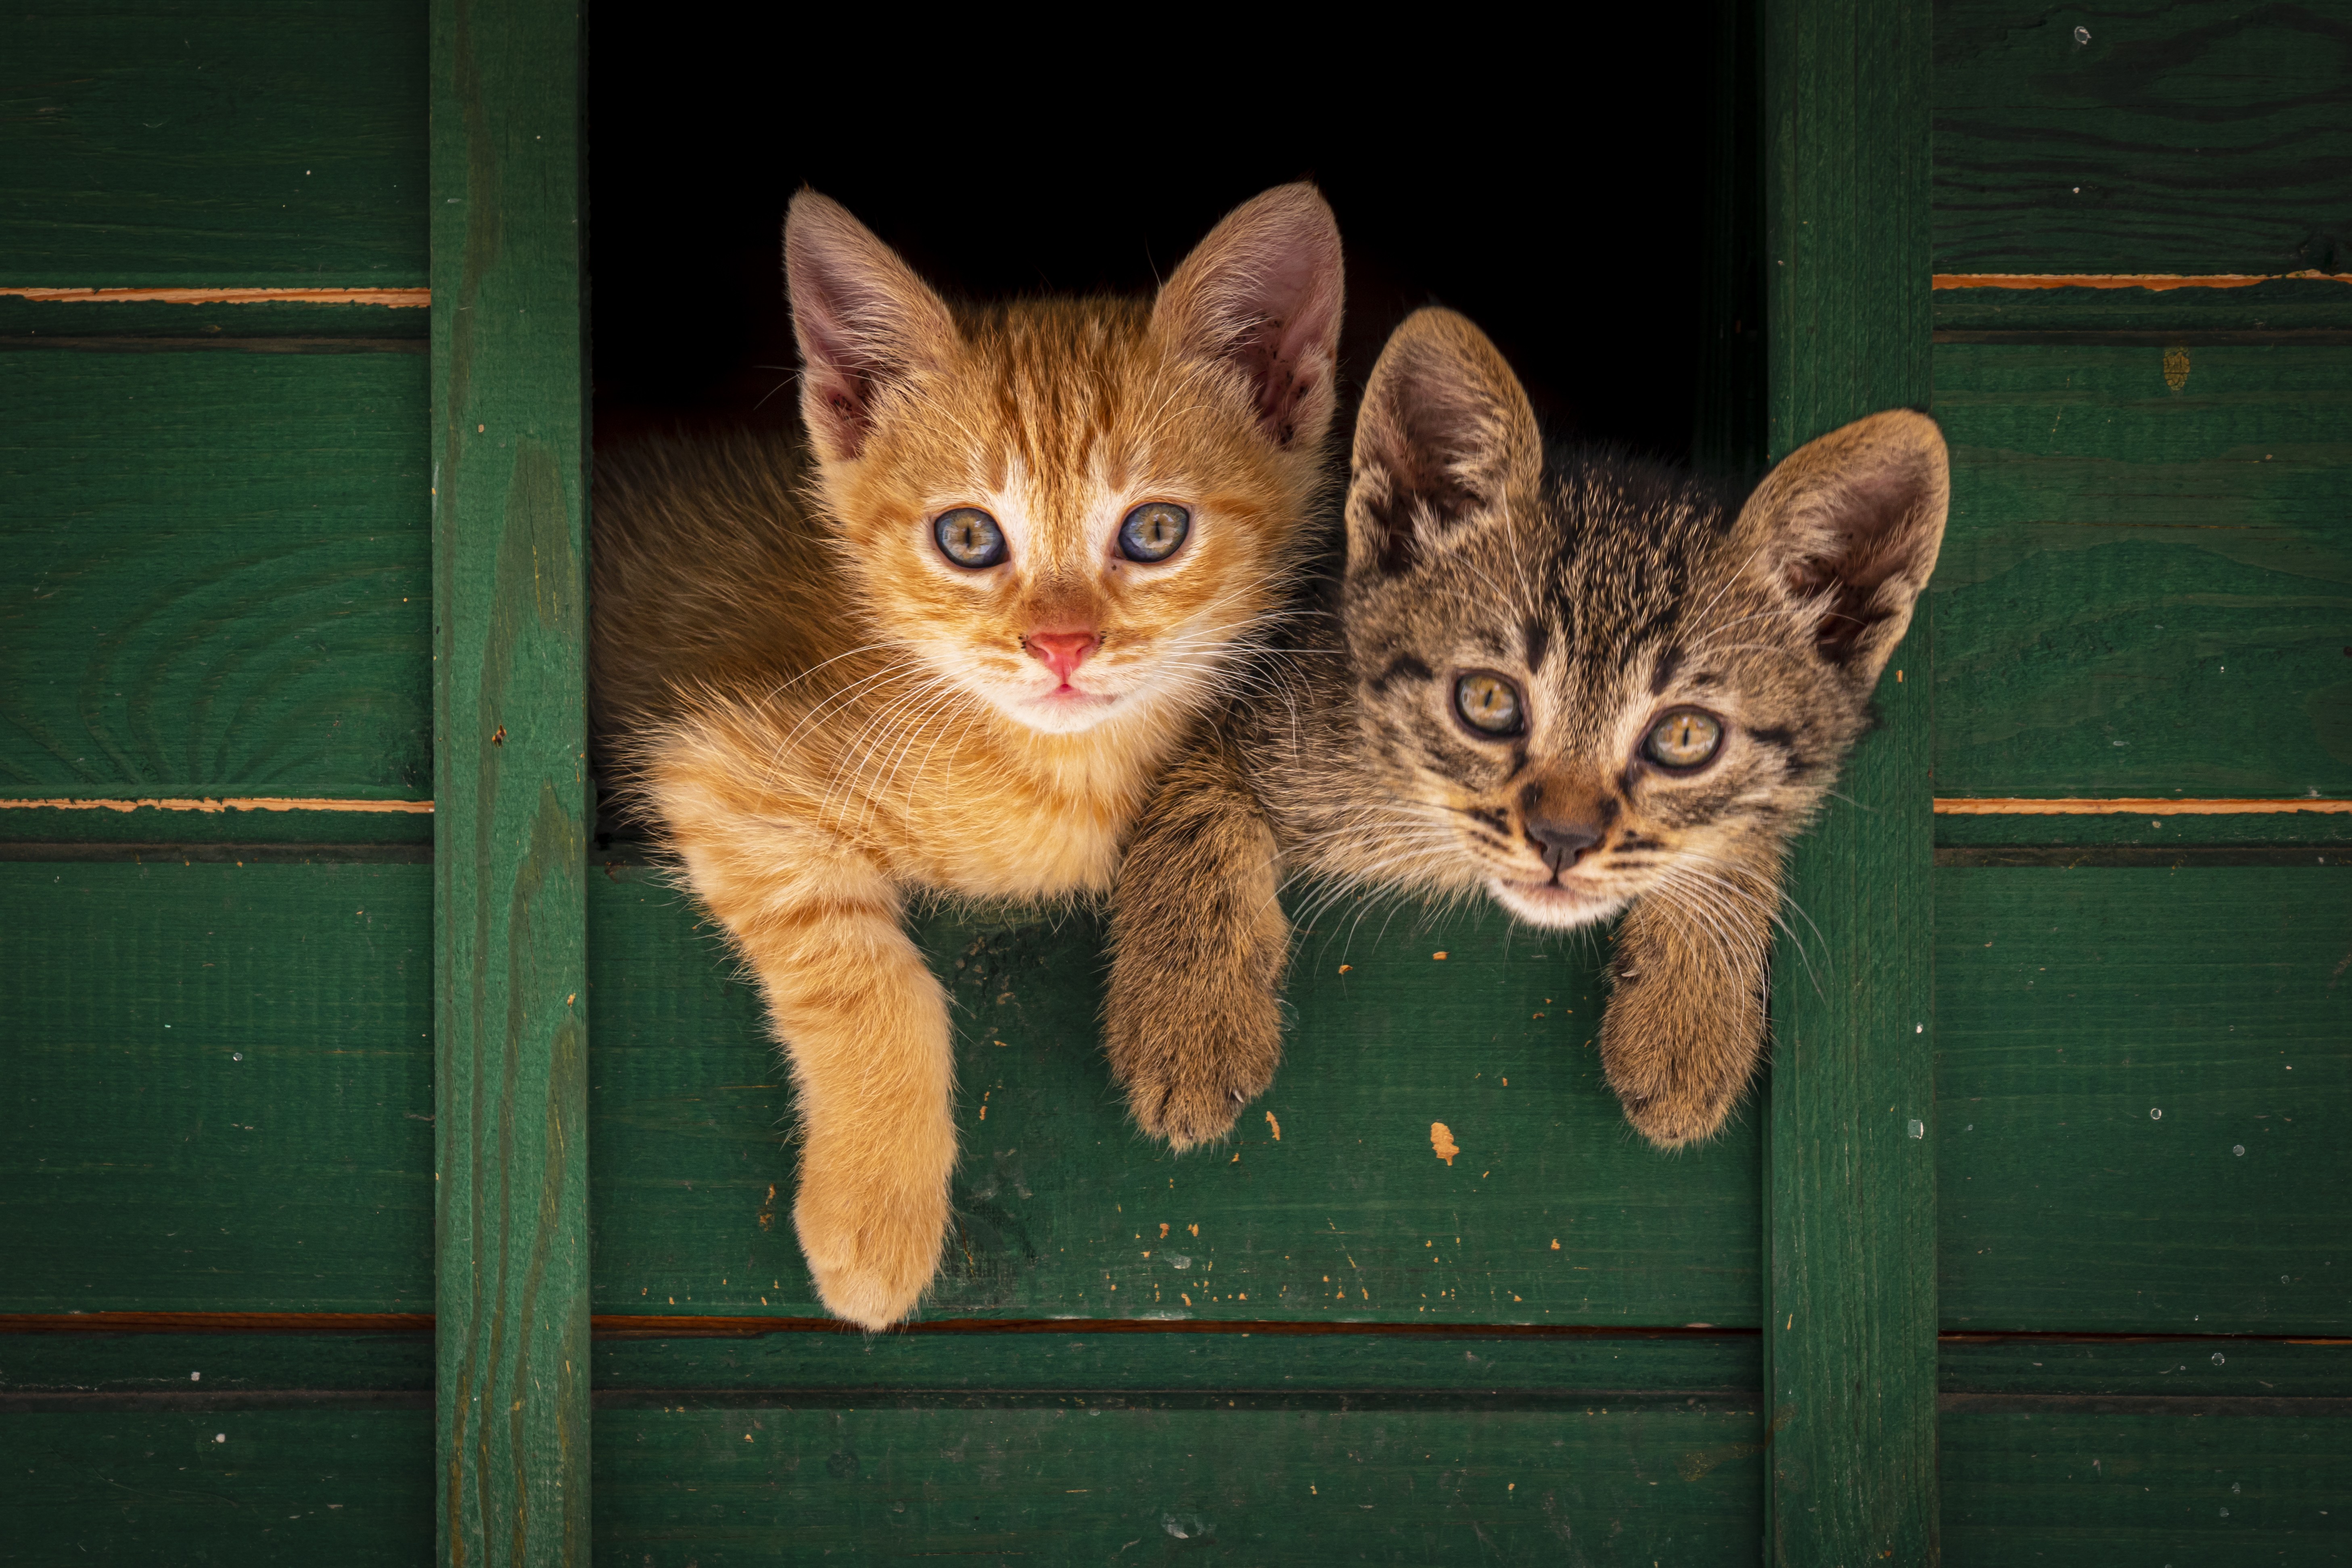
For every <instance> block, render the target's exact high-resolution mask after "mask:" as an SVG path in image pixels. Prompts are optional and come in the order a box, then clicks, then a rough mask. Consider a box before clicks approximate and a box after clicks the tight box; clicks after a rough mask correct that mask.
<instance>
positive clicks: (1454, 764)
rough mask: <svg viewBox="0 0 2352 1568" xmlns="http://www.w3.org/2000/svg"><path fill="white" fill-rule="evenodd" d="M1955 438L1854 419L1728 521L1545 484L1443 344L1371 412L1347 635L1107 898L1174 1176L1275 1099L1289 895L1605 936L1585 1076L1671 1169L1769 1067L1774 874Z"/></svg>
mask: <svg viewBox="0 0 2352 1568" xmlns="http://www.w3.org/2000/svg"><path fill="white" fill-rule="evenodd" d="M1946 492H1947V479H1946V464H1945V455H1944V443H1943V438H1942V437H1941V436H1940V435H1938V434H1937V429H1936V426H1935V425H1934V423H1933V422H1932V421H1930V420H1929V419H1927V417H1926V416H1923V415H1918V414H1912V413H1905V412H1893V413H1885V414H1878V415H1874V416H1871V417H1869V418H1867V419H1863V420H1859V421H1857V422H1855V423H1854V424H1852V425H1849V426H1846V427H1845V428H1843V429H1842V430H1837V431H1833V432H1832V433H1831V434H1829V435H1827V436H1824V437H1822V438H1821V439H1819V440H1817V441H1814V442H1812V443H1811V444H1810V445H1808V446H1805V447H1801V448H1800V449H1799V450H1798V451H1796V452H1795V453H1793V454H1791V455H1790V457H1789V458H1788V459H1787V460H1786V461H1784V462H1782V463H1781V464H1780V466H1779V467H1778V468H1774V469H1773V470H1772V472H1771V474H1770V475H1769V476H1768V477H1767V478H1766V479H1765V480H1764V482H1763V484H1762V485H1761V486H1760V487H1759V488H1758V489H1757V490H1756V492H1755V493H1754V494H1753V495H1752V496H1750V497H1748V500H1747V503H1746V504H1745V505H1744V506H1741V507H1738V509H1737V510H1736V511H1735V510H1733V509H1732V508H1731V507H1729V506H1727V504H1726V503H1725V500H1724V499H1723V498H1720V497H1718V496H1717V495H1716V494H1715V493H1714V492H1713V491H1711V490H1710V489H1707V488H1706V487H1705V486H1704V485H1702V484H1700V483H1698V482H1696V481H1695V480H1693V479H1688V478H1686V477H1683V476H1680V475H1677V474H1675V473H1673V472H1671V471H1669V470H1666V469H1664V468H1655V467H1653V466H1650V465H1647V464H1643V463H1637V462H1633V461H1629V460H1626V459H1623V458H1616V457H1612V456H1609V455H1606V454H1595V453H1589V452H1583V453H1580V452H1574V451H1568V450H1562V449H1559V448H1553V449H1551V450H1549V451H1547V450H1546V449H1545V448H1544V447H1543V444H1542V442H1541V439H1540V437H1539V436H1538V431H1537V428H1536V422H1535V416H1534V412H1533V410H1532V409H1531V408H1530V407H1529V406H1528V399H1527V395H1526V393H1525V392H1524V391H1523V390H1522V389H1521V387H1520V385H1519V383H1518V380H1517V377H1516V376H1514V375H1513V374H1511V371H1510V369H1509V367H1508V366H1507V365H1506V364H1505V363H1504V362H1503V360H1502V357H1501V356H1500V355H1499V354H1498V353H1496V350H1495V347H1494V345H1493V344H1492V343H1490V342H1488V341H1487V340H1486V336H1485V335H1484V334H1483V333H1481V332H1480V331H1478V329H1477V328H1476V327H1475V326H1473V325H1472V324H1471V323H1470V322H1469V321H1465V319H1463V318H1462V317H1460V316H1458V315H1455V314H1454V313H1452V312H1451V311H1447V310H1423V311H1421V312H1419V313H1418V314H1416V315H1414V316H1413V317H1412V318H1411V319H1410V320H1408V321H1406V322H1405V323H1404V325H1403V326H1402V327H1401V328H1399V329H1398V331H1397V333H1396V335H1395V336H1394V337H1393V338H1391V340H1390V342H1389V344H1388V346H1387V348H1386V349H1385V350H1384V351H1383V352H1382V353H1381V359H1380V363H1379V364H1378V365H1377V366H1376V367H1375V368H1374V370H1373V372H1372V377H1371V382H1370V385H1369V386H1368V387H1367V388H1366V391H1365V395H1364V406H1363V411H1362V413H1361V415H1360V417H1359V420H1358V423H1357V426H1356V441H1355V460H1354V469H1353V473H1352V476H1351V479H1350V483H1349V491H1348V502H1347V568H1346V576H1345V581H1344V583H1343V584H1341V586H1340V590H1339V598H1338V605H1337V607H1336V610H1335V611H1331V612H1326V613H1322V614H1318V615H1317V616H1310V617H1308V619H1307V623H1306V624H1305V625H1304V626H1302V627H1301V628H1300V630H1299V632H1298V635H1297V639H1296V640H1297V644H1298V646H1299V649H1300V651H1298V652H1297V654H1296V655H1294V656H1293V657H1292V658H1288V659H1286V660H1283V661H1280V662H1279V663H1278V664H1277V665H1276V666H1275V668H1273V669H1272V670H1271V671H1270V675H1269V678H1270V679H1278V680H1279V681H1280V682H1281V700H1274V701H1263V700H1261V701H1256V702H1254V703H1253V704H1251V705H1249V706H1247V707H1244V706H1242V705H1240V704H1236V705H1235V706H1234V710H1232V712H1231V713H1230V714H1229V715H1228V718H1227V721H1226V722H1225V724H1224V725H1223V728H1222V731H1221V732H1220V735H1219V737H1218V741H1217V743H1216V744H1215V745H1213V746H1212V747H1211V748H1209V749H1207V750H1205V751H1203V752H1200V753H1198V754H1196V755H1194V756H1192V757H1191V758H1188V759H1187V760H1186V761H1185V762H1184V763H1182V764H1181V765H1180V766H1179V767H1178V768H1176V769H1174V770H1172V771H1171V774H1170V776H1169V779H1168V782H1167V783H1166V784H1165V785H1164V786H1163V787H1162V790H1161V793H1160V797H1159V798H1158V799H1157V800H1155V801H1154V803H1153V804H1152V805H1151V806H1150V809H1149V810H1147V812H1146V813H1145V815H1144V819H1143V824H1142V826H1141V827H1140V828H1139V831H1138V833H1137V835H1136V837H1135V840H1134V842H1133V844H1132V845H1131V846H1130V847H1129V852H1128V858H1127V860H1126V863H1125V866H1124V868H1122V870H1121V872H1120V876H1119V885H1118V899H1117V911H1116V914H1115V917H1114V923H1113V942H1114V944H1115V948H1116V956H1115V959H1114V963H1113V968H1112V976H1111V988H1110V998H1109V1016H1108V1044H1109V1049H1110V1055H1111V1060H1112V1065H1113V1068H1114V1070H1115V1071H1116V1072H1117V1073H1118V1077H1119V1079H1120V1080H1121V1081H1122V1082H1123V1083H1124V1084H1126V1086H1127V1088H1128V1091H1129V1101H1130V1104H1131V1105H1132V1106H1133V1108H1134V1110H1135V1114H1136V1116H1137V1118H1138V1120H1139V1121H1140V1122H1141V1123H1142V1124H1143V1126H1144V1127H1145V1128H1146V1129H1147V1130H1148V1131H1151V1132H1154V1133H1156V1134H1158V1135H1160V1136H1162V1137H1165V1138H1167V1139H1168V1140H1169V1141H1170V1142H1171V1143H1173V1144H1175V1145H1176V1146H1178V1147H1180V1148H1181V1147H1185V1146H1187V1145H1190V1144H1192V1143H1197V1142H1201V1141H1202V1140H1204V1139H1208V1138H1213V1137H1216V1136H1219V1135H1221V1134H1222V1133H1223V1132H1224V1131H1227V1130H1228V1129H1229V1128H1230V1127H1231V1125H1232V1123H1233V1120H1234V1115H1235V1113H1236V1111H1237V1110H1238V1109H1239V1108H1240V1106H1241V1104H1242V1103H1243V1102H1244V1100H1246V1099H1247V1098H1248V1097H1250V1096H1252V1095H1255V1094H1256V1093H1257V1092H1259V1091H1260V1090H1262V1089H1264V1088H1265V1086H1266V1084H1267V1083H1268V1082H1269V1081H1271V1079H1272V1075H1273V1071H1274V1067H1275V1063H1276V1058H1277V1057H1278V1055H1279V1050H1280V1020H1279V1013H1278V1005H1277V997H1276V986H1277V984H1279V982H1280V979H1281V974H1282V970H1283V966H1284V961H1285V957H1286V951H1287V945H1288V931H1287V929H1286V922H1285V921H1284V918H1283V915H1282V912H1281V910H1280V907H1279V905H1278V904H1277V903H1276V888H1277V885H1278V883H1279V882H1280V880H1281V879H1282V878H1283V876H1284V875H1285V874H1286V873H1289V874H1293V875H1302V874H1303V875H1305V876H1307V877H1309V878H1314V879H1326V880H1328V881H1331V882H1335V883H1338V884H1342V885H1346V884H1355V885H1361V886H1367V887H1372V886H1376V887H1380V888H1386V889H1402V890H1405V891H1409V892H1417V893H1421V894H1424V895H1435V896H1438V897H1444V896H1446V895H1461V894H1468V893H1472V892H1475V890H1476V889H1481V888H1483V889H1486V891H1487V892H1488V893H1489V894H1491V895H1492V896H1493V898H1494V899H1495V900H1496V901H1497V902H1498V903H1500V904H1502V905H1503V907H1504V908H1505V909H1507V910H1510V911H1511V912H1512V913H1513V914H1515V915H1517V917H1518V918H1520V919H1521V920H1523V921H1528V922H1529V923H1531V924H1535V925H1539V926H1550V927H1569V926H1580V925H1589V924H1591V923H1593V922H1596V921H1602V920H1606V919H1608V918H1609V917H1610V916H1612V915H1614V914H1616V913H1617V912H1618V911H1620V910H1624V911H1625V917H1624V921H1623V922H1622V925H1621V926H1620V927H1619V928H1618V932H1617V939H1616V943H1615V950H1614V955H1613V958H1612V963H1611V965H1610V982H1611V990H1610V997H1609V1002H1608V1006H1607V1011H1606V1015H1605V1016H1604V1019H1603V1021H1602V1024H1601V1063H1602V1066H1603V1068H1604V1069H1605V1070H1606V1072H1607V1074H1608V1077H1609V1081H1610V1084H1611V1085H1612V1087H1613V1088H1614V1089H1616V1091H1617V1094H1618V1097H1619V1099H1620V1100H1621V1101H1622V1103H1623V1105H1624V1108H1625V1113H1626V1115H1627V1117H1628V1118H1629V1119H1631V1121H1633V1125H1634V1126H1635V1127H1637V1128H1639V1129H1640V1130H1641V1131H1643V1133H1644V1134H1645V1135H1647V1136H1648V1138H1649V1139H1650V1140H1651V1142H1654V1143H1655V1144H1657V1145H1659V1146H1660V1147H1662V1148H1672V1147H1675V1146H1677V1145H1680V1144H1684V1143H1688V1142H1693V1141H1694V1140H1697V1139H1703V1138H1706V1137H1707V1136H1709V1135H1710V1134H1712V1133H1714V1132H1715V1131H1717V1130H1718V1129H1719V1128H1721V1126H1722V1125H1723V1122H1724V1120H1725V1118H1726V1117H1727V1115H1728V1114H1729V1112H1730V1110H1731V1108H1732V1106H1733V1104H1734V1103H1735V1102H1736V1101H1737V1100H1738V1097H1739V1095H1740V1092H1741V1090H1742V1089H1744V1087H1745V1086H1746V1084H1747V1083H1748V1079H1749V1077H1750V1075H1751V1074H1752V1073H1753V1072H1754V1071H1755V1068H1756V1066H1757V1062H1758V1060H1759V1054H1760V1052H1761V1050H1762V1047H1763V1044H1764V1037H1765V1012H1764V1005H1765V994H1766V993H1765V980H1766V973H1765V966H1766V960H1767V957H1768V953H1769V947H1770V936H1771V932H1772V928H1773V925H1774V923H1775V921H1777V920H1778V918H1779V910H1780V870H1781V862H1782V858H1783V855H1784V853H1785V850H1786V848H1787V846H1788V843H1789V840H1790V837H1791V836H1792V835H1794V834H1795V833H1796V832H1797V831H1798V830H1799V829H1801V827H1802V826H1804V825H1805V823H1806V822H1807V820H1808V819H1809V818H1810V817H1811V816H1812V815H1813V813H1814V812H1815V810H1816V809H1817V808H1818V806H1819V805H1820V803H1821V800H1822V796H1823V795H1824V794H1826V793H1827V791H1828V790H1829V788H1830V785H1831V784H1832V782H1833V781H1834V779H1835V777H1836V775H1837V770H1838V766H1839V763H1841V762H1842V761H1843V758H1844V756H1845V754H1846V752H1847V751H1848V749H1849V748H1851V747H1852V745H1853V742H1854V741H1855V739H1856V738H1857V737H1858V736H1860V735H1861V734H1862V733H1863V732H1864V731H1865V730H1866V729H1867V728H1868V727H1869V723H1870V719H1869V707H1870V698H1871V693H1872V691H1873V689H1874V688H1875V687H1876V685H1877V682H1878V679H1879V675H1880V672H1881V671H1882V670H1883V669H1884V668H1885V664H1886V660H1887V657H1888V656H1889V655H1890V654H1892V653H1893V652H1894V650H1895V645H1896V644H1897V643H1899V642H1900V641H1901V640H1902V638H1903V634H1904V631H1905V629H1906V627H1907V626H1909V624H1910V620H1911V607H1912V604H1913V601H1914V600H1915V599H1916V597H1917V595H1918V594H1919V592H1920V590H1921V589H1922V588H1924V587H1925V586H1926V585H1927V577H1928V574H1930V573H1931V572H1932V571H1933V570H1934V568H1935V564H1936V552H1937V546H1938V544H1939V543H1940V542H1941V541H1942V538H1943V530H1944V510H1945V500H1946Z"/></svg>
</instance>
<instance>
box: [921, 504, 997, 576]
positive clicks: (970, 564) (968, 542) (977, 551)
mask: <svg viewBox="0 0 2352 1568" xmlns="http://www.w3.org/2000/svg"><path fill="white" fill-rule="evenodd" d="M931 537H932V538H933V539H935V540H937V541H939V545H940V554H942V555H944V556H946V557H947V558H948V559H949V560H950V561H952V562H954V563H956V564H957V565H959V566H962V567H967V568H969V569H971V570H972V571H974V572H977V571H979V570H980V569H981V568H982V567H983V566H997V565H1002V564H1003V561H1004V531H1003V529H1001V528H999V527H997V526H996V520H995V519H994V518H992V517H991V516H989V515H988V514H987V513H986V512H984V511H982V510H980V509H979V508H978V507H976V506H960V507H957V508H955V509H954V510H950V511H943V512H941V513H940V517H939V521H937V522H934V523H932V524H931Z"/></svg>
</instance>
